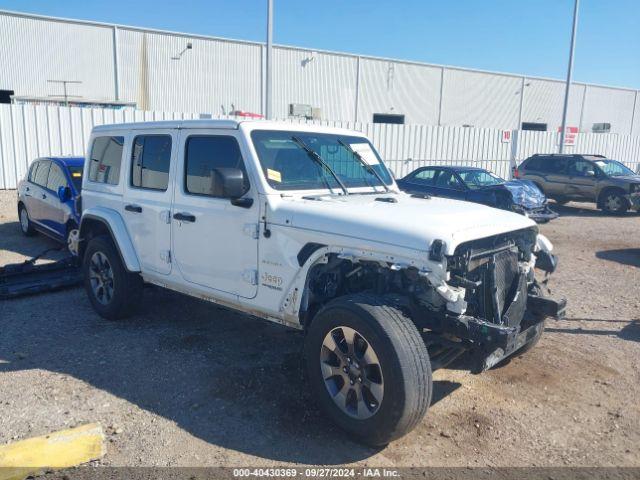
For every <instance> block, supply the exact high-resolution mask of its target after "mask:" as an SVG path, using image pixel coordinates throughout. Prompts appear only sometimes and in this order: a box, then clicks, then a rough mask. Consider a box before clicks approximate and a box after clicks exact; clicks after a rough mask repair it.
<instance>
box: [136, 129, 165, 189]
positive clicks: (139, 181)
mask: <svg viewBox="0 0 640 480" xmlns="http://www.w3.org/2000/svg"><path fill="white" fill-rule="evenodd" d="M170 162H171V136H170V135H139V136H137V137H136V138H135V139H134V140H133V151H132V154H131V185H132V186H134V187H139V188H148V189H150V190H162V191H166V190H167V187H168V186H169V164H170Z"/></svg>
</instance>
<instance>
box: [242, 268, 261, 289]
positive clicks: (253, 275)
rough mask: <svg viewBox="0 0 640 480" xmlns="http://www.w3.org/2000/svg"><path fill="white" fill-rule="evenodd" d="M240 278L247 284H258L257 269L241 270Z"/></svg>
mask: <svg viewBox="0 0 640 480" xmlns="http://www.w3.org/2000/svg"><path fill="white" fill-rule="evenodd" d="M242 280H243V281H244V282H245V283H248V284H249V285H257V284H258V271H257V270H245V271H244V272H242Z"/></svg>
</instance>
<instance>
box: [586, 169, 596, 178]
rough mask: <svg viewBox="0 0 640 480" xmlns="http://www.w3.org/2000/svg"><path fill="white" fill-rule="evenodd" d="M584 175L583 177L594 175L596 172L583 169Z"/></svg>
mask: <svg viewBox="0 0 640 480" xmlns="http://www.w3.org/2000/svg"><path fill="white" fill-rule="evenodd" d="M584 176H585V177H595V176H596V172H595V171H594V170H585V172H584Z"/></svg>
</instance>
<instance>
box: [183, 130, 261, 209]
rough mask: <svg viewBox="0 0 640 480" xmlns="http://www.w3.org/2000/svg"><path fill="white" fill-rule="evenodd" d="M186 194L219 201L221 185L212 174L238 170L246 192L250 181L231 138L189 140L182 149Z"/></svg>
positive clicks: (204, 137)
mask: <svg viewBox="0 0 640 480" xmlns="http://www.w3.org/2000/svg"><path fill="white" fill-rule="evenodd" d="M185 150H186V153H185V186H184V187H185V190H186V192H188V193H191V194H194V195H208V196H211V197H222V185H220V184H219V177H218V176H217V175H216V174H215V172H214V170H215V169H218V168H239V169H240V170H242V172H243V173H244V178H245V190H249V180H248V178H247V172H246V170H245V168H244V163H243V161H242V154H241V153H240V147H239V146H238V142H237V141H236V139H235V138H234V137H229V136H204V135H203V136H199V135H198V136H191V137H189V138H187V144H186V147H185Z"/></svg>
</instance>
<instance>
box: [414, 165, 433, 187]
mask: <svg viewBox="0 0 640 480" xmlns="http://www.w3.org/2000/svg"><path fill="white" fill-rule="evenodd" d="M435 176H436V170H434V169H432V168H430V169H428V170H422V171H420V172H418V173H416V174H415V175H414V176H413V177H412V178H411V181H412V182H414V183H419V184H421V185H433V179H434V177H435Z"/></svg>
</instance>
